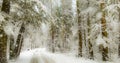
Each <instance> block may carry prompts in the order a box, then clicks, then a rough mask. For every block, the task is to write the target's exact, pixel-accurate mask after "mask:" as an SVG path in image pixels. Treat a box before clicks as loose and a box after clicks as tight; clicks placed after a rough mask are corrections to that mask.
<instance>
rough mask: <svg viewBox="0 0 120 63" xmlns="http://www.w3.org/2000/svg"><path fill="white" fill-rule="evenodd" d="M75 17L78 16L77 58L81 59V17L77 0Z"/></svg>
mask: <svg viewBox="0 0 120 63" xmlns="http://www.w3.org/2000/svg"><path fill="white" fill-rule="evenodd" d="M76 2H77V14H78V15H77V16H78V18H77V19H78V37H79V42H78V43H79V44H78V46H79V48H78V56H80V57H82V33H81V30H80V29H81V16H80V9H79V8H80V4H79V1H78V0H77V1H76Z"/></svg>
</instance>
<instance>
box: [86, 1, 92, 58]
mask: <svg viewBox="0 0 120 63" xmlns="http://www.w3.org/2000/svg"><path fill="white" fill-rule="evenodd" d="M87 1H88V4H87V7H89V6H90V1H89V0H87ZM87 16H88V18H87V26H88V27H87V28H88V36H89V35H90V27H91V23H90V15H89V12H88V15H87ZM92 47H93V46H92V43H91V41H90V38H89V39H88V48H89V58H90V59H94V57H93V49H92Z"/></svg>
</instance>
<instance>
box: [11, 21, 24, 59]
mask: <svg viewBox="0 0 120 63" xmlns="http://www.w3.org/2000/svg"><path fill="white" fill-rule="evenodd" d="M24 32H25V24H24V23H22V25H21V28H20V30H19V34H18V37H17V41H16V44H15V46H14V49H13V50H12V53H11V55H10V56H11V58H10V59H16V58H17V57H18V56H19V55H20V51H21V47H22V43H23V38H24V37H23V33H24Z"/></svg>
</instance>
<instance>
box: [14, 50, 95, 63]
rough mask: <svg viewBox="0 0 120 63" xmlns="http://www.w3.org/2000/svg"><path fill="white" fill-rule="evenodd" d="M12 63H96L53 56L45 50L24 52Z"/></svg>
mask: <svg viewBox="0 0 120 63" xmlns="http://www.w3.org/2000/svg"><path fill="white" fill-rule="evenodd" d="M14 63H97V62H95V61H92V60H86V59H84V58H75V57H70V56H66V55H63V54H53V53H49V52H47V51H46V50H45V49H41V48H39V49H34V50H29V51H24V52H22V53H21V54H20V57H19V58H18V59H17V61H16V62H14Z"/></svg>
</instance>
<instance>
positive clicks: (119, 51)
mask: <svg viewBox="0 0 120 63" xmlns="http://www.w3.org/2000/svg"><path fill="white" fill-rule="evenodd" d="M119 2H120V0H119ZM118 11H119V22H120V8H118ZM118 39H119V41H120V30H119V38H118ZM118 57H120V42H119V45H118Z"/></svg>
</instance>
